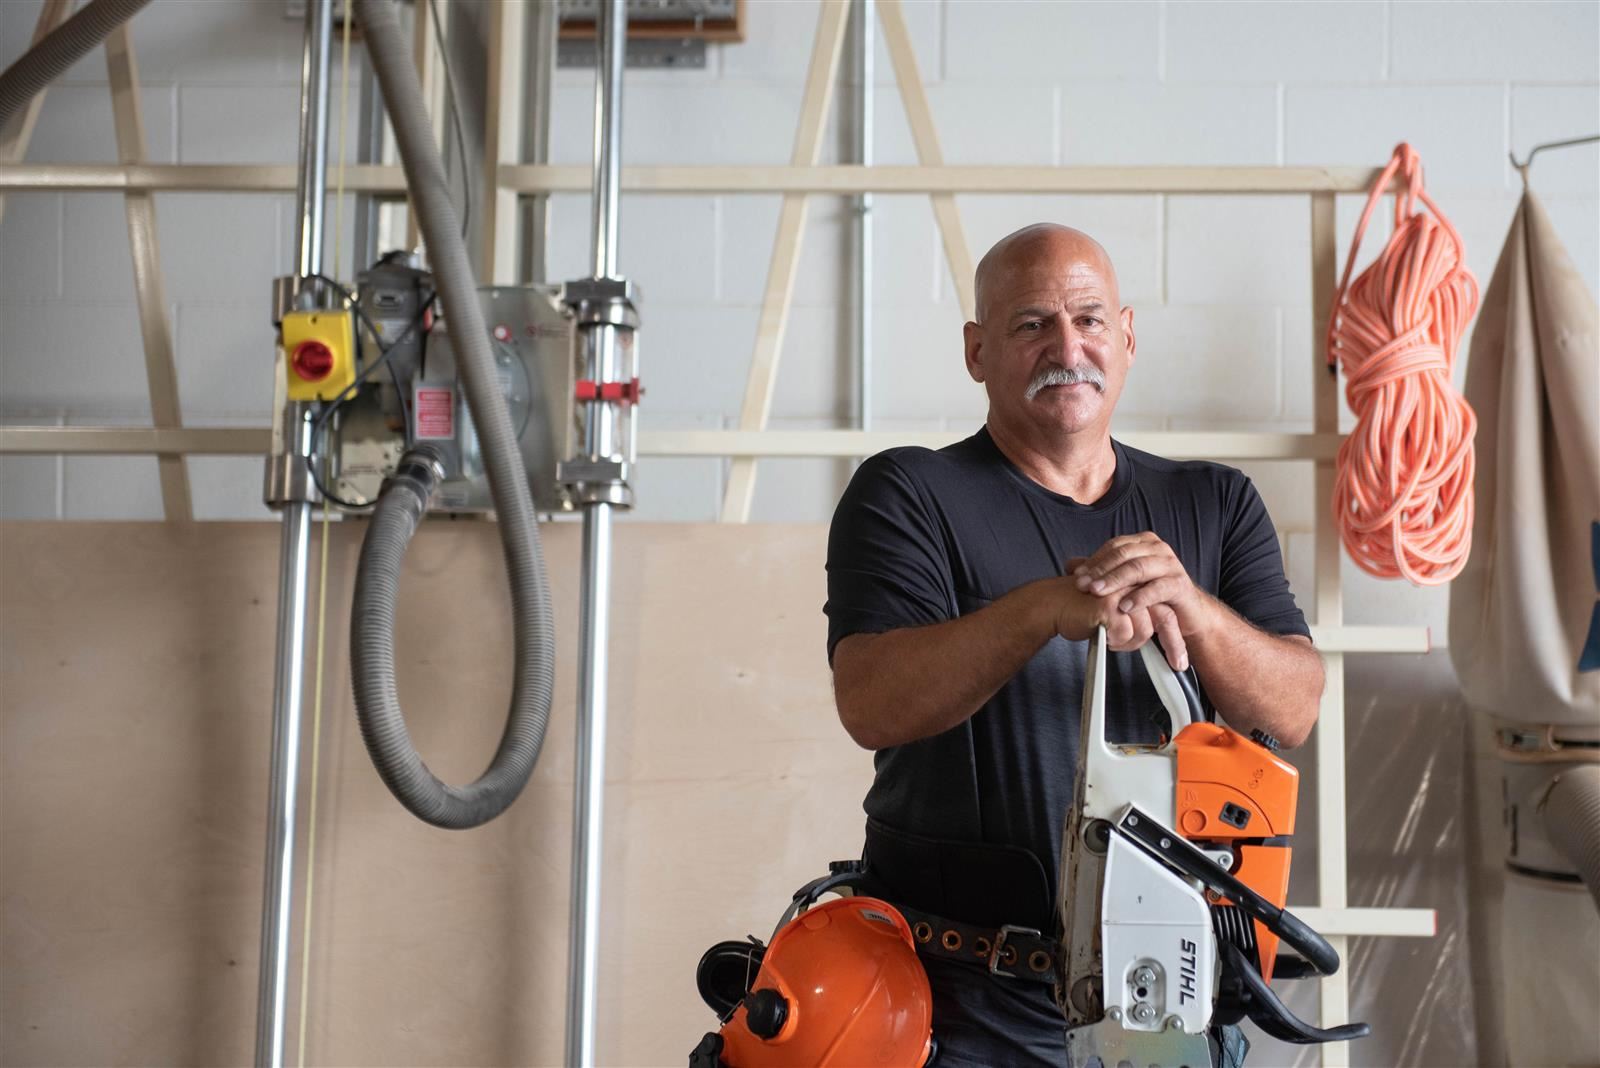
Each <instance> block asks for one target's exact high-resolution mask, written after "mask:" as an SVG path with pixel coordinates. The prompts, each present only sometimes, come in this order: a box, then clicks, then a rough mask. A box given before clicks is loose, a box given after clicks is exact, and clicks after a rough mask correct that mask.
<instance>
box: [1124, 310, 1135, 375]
mask: <svg viewBox="0 0 1600 1068" xmlns="http://www.w3.org/2000/svg"><path fill="white" fill-rule="evenodd" d="M1121 318H1122V336H1123V337H1124V338H1125V339H1126V340H1127V342H1128V362H1129V363H1132V362H1133V352H1134V349H1135V348H1136V347H1137V342H1136V340H1135V339H1134V336H1133V309H1132V308H1123V309H1122V314H1121Z"/></svg>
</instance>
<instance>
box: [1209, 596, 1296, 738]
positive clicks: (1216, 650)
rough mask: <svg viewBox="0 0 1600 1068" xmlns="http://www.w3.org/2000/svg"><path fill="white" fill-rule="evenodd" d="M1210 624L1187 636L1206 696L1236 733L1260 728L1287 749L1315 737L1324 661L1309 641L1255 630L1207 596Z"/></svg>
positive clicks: (1258, 629) (1226, 607) (1256, 628)
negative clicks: (1312, 731) (1314, 731)
mask: <svg viewBox="0 0 1600 1068" xmlns="http://www.w3.org/2000/svg"><path fill="white" fill-rule="evenodd" d="M1200 596H1201V598H1203V600H1204V601H1207V602H1209V605H1208V607H1207V609H1206V610H1205V611H1206V614H1208V615H1210V616H1212V617H1213V618H1212V619H1211V621H1210V622H1209V623H1208V624H1206V625H1204V626H1203V627H1202V628H1201V629H1199V630H1197V631H1195V632H1194V633H1191V634H1187V635H1185V641H1187V642H1188V644H1189V657H1190V659H1191V660H1193V661H1194V666H1195V670H1196V671H1198V672H1199V673H1200V678H1201V679H1202V680H1203V681H1204V683H1205V687H1206V694H1207V696H1209V697H1210V698H1211V701H1212V703H1213V704H1215V705H1216V706H1217V708H1218V709H1220V710H1221V712H1222V718H1223V719H1224V720H1226V721H1227V724H1228V726H1230V727H1232V728H1233V729H1234V730H1237V731H1243V732H1246V733H1248V732H1249V731H1250V729H1251V728H1252V727H1260V728H1261V729H1262V730H1264V731H1266V732H1267V733H1268V734H1270V735H1272V736H1273V737H1274V738H1276V739H1278V741H1280V742H1282V743H1283V745H1284V747H1285V748H1289V749H1292V748H1294V747H1295V746H1297V745H1299V744H1300V743H1302V742H1304V741H1305V740H1306V738H1308V737H1309V736H1310V735H1311V728H1312V727H1314V726H1315V725H1316V722H1317V711H1318V708H1319V707H1320V702H1321V698H1322V684H1323V672H1322V657H1320V656H1318V655H1317V651H1316V650H1315V649H1313V648H1312V647H1311V640H1310V639H1309V638H1302V637H1301V636H1299V635H1298V634H1293V635H1278V634H1268V633H1267V632H1266V631H1264V630H1261V629H1260V628H1258V627H1256V626H1254V625H1252V624H1251V623H1250V622H1249V621H1247V620H1245V619H1244V618H1242V617H1241V616H1239V615H1238V614H1237V613H1235V612H1234V611H1233V610H1232V609H1231V608H1229V607H1228V606H1227V605H1225V604H1223V603H1222V602H1221V601H1218V600H1217V599H1216V598H1214V597H1212V596H1211V595H1210V594H1208V593H1204V592H1202V593H1201V594H1200Z"/></svg>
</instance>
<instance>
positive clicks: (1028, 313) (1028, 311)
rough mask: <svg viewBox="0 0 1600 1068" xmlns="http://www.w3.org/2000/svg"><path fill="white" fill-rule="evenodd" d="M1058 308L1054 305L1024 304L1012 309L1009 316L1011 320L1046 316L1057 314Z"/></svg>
mask: <svg viewBox="0 0 1600 1068" xmlns="http://www.w3.org/2000/svg"><path fill="white" fill-rule="evenodd" d="M1060 310H1061V309H1060V308H1058V307H1055V306H1054V305H1045V304H1025V305H1023V306H1022V307H1020V308H1018V309H1016V310H1015V311H1013V312H1012V313H1011V315H1010V317H1009V318H1010V319H1011V321H1012V322H1015V321H1016V320H1018V319H1024V318H1047V317H1049V316H1051V315H1056V314H1058V313H1059V312H1060Z"/></svg>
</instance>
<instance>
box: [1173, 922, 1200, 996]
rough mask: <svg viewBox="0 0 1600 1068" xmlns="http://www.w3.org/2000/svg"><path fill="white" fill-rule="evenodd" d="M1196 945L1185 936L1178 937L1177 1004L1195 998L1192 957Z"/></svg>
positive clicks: (1193, 956)
mask: <svg viewBox="0 0 1600 1068" xmlns="http://www.w3.org/2000/svg"><path fill="white" fill-rule="evenodd" d="M1196 952H1197V947H1196V946H1195V944H1194V943H1193V942H1191V941H1189V940H1188V939H1187V938H1180V939H1178V1004H1179V1005H1186V1004H1188V1003H1189V1002H1191V1001H1193V1000H1194V998H1195V989H1194V958H1195V953H1196Z"/></svg>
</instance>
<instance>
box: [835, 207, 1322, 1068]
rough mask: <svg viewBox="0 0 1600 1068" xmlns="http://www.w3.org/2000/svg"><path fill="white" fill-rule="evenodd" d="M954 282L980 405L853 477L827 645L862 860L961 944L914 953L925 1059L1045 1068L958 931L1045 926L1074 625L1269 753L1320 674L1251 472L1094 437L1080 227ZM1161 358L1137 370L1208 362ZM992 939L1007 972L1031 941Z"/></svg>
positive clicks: (1093, 331)
mask: <svg viewBox="0 0 1600 1068" xmlns="http://www.w3.org/2000/svg"><path fill="white" fill-rule="evenodd" d="M976 296H977V316H978V318H977V321H976V322H970V323H967V324H966V325H965V327H964V328H963V332H964V340H965V353H966V367H967V373H968V374H970V375H971V376H972V378H973V380H974V381H975V382H979V383H982V385H983V388H984V390H985V391H986V392H987V394H988V397H989V413H988V418H987V421H986V423H985V425H984V426H983V427H982V428H981V429H980V430H979V431H978V432H977V433H976V434H974V435H973V436H972V437H970V438H967V439H966V440H964V441H961V442H959V443H957V444H955V445H951V446H949V447H948V448H945V449H941V450H939V451H937V452H934V451H929V450H927V449H917V448H902V449H891V450H889V451H888V452H884V453H880V454H879V455H877V456H874V457H872V458H871V459H869V460H867V461H866V462H865V463H863V464H862V465H861V467H860V468H859V469H858V470H857V472H856V475H855V477H854V478H852V479H851V482H850V486H849V488H848V489H847V490H846V491H845V494H844V496H843V498H842V499H841V500H840V502H839V506H838V510H837V511H836V512H835V514H834V518H833V526H832V530H831V532H830V534H829V539H828V603H827V608H826V611H827V614H828V622H829V633H828V653H829V658H830V662H831V663H832V666H833V680H834V692H835V700H836V704H837V706H838V711H839V718H840V720H841V722H842V723H843V724H844V728H845V730H847V731H848V732H849V734H850V736H851V737H852V738H853V739H855V741H856V742H857V743H859V744H860V745H861V746H863V747H864V748H867V749H870V750H873V751H874V752H875V756H874V763H875V766H876V777H875V779H874V782H873V785H872V788H871V789H870V791H869V792H868V793H867V797H866V801H865V804H864V807H865V809H866V812H867V817H868V820H867V841H866V847H865V850H864V852H863V857H864V859H865V860H866V862H867V867H868V870H869V872H870V873H871V874H872V876H873V877H874V878H875V879H876V880H877V882H878V883H879V884H880V886H881V888H882V890H883V892H884V894H885V895H886V896H887V897H888V898H889V899H890V900H891V901H894V902H896V903H898V904H901V905H903V906H904V907H906V908H908V909H912V910H914V911H915V912H917V913H927V914H930V915H933V916H936V917H942V918H945V919H948V920H952V921H956V922H957V923H959V924H962V925H965V927H966V931H967V937H965V938H964V939H963V943H964V947H963V949H962V950H959V951H957V952H954V953H951V952H941V951H939V949H938V948H937V947H936V946H930V947H928V950H927V952H925V953H924V964H925V965H926V967H927V971H928V977H929V980H930V981H931V983H932V985H933V990H934V1033H935V1035H936V1037H937V1038H938V1039H939V1041H940V1044H941V1053H940V1060H939V1064H940V1065H941V1066H942V1068H948V1066H954V1065H969V1064H970V1065H985V1066H993V1065H1013V1064H1031V1063H1039V1064H1053V1065H1057V1066H1059V1065H1062V1064H1064V1063H1065V1045H1064V1039H1063V1034H1064V1023H1063V1020H1062V1017H1061V1015H1060V1013H1059V1012H1058V1011H1057V1009H1056V1007H1055V1005H1054V1002H1053V1000H1052V993H1051V987H1050V978H1051V975H1050V974H1049V973H1034V972H1030V969H1029V968H1027V967H1025V966H1023V965H1020V964H1019V965H1014V966H1013V967H1011V968H1009V969H1002V970H1005V971H1010V972H1012V973H1014V974H1013V975H1012V976H1005V975H996V974H994V973H993V972H992V971H991V970H990V969H988V968H987V967H985V965H986V963H987V962H986V961H985V960H984V959H983V958H982V957H980V956H978V955H977V953H976V952H975V946H976V948H981V946H982V944H980V943H977V936H978V935H981V936H982V937H983V938H984V939H985V941H986V942H987V944H989V945H993V944H994V940H995V939H996V938H997V937H999V935H1000V931H1001V928H1002V927H1004V926H1006V925H1009V926H1010V927H1011V928H1031V929H1035V930H1038V931H1040V932H1044V934H1043V936H1042V937H1043V938H1044V939H1048V938H1049V937H1050V934H1051V933H1052V932H1053V931H1054V930H1055V928H1056V920H1055V909H1054V902H1055V894H1056V877H1057V870H1058V868H1059V863H1060V843H1061V834H1062V827H1063V824H1064V822H1065V819H1066V814H1067V808H1068V806H1069V805H1070V804H1071V803H1072V798H1073V790H1074V783H1073V776H1074V770H1075V768H1076V764H1077V748H1078V733H1079V725H1078V721H1079V709H1080V704H1081V700H1082V687H1083V673H1084V662H1085V655H1086V644H1087V643H1086V639H1087V638H1088V637H1089V635H1090V634H1091V633H1092V632H1093V630H1094V628H1095V627H1096V626H1098V625H1104V626H1105V627H1106V628H1107V632H1108V635H1109V637H1110V645H1111V649H1113V650H1115V651H1119V652H1126V651H1129V650H1134V649H1137V648H1138V647H1139V646H1141V645H1143V644H1144V643H1145V642H1147V641H1149V640H1151V637H1152V635H1154V636H1156V637H1159V639H1160V643H1161V648H1162V650H1163V652H1164V653H1165V655H1166V657H1167V659H1168V660H1169V661H1170V662H1171V663H1172V665H1173V667H1174V668H1176V669H1178V670H1185V669H1187V668H1188V667H1189V666H1190V665H1191V664H1192V665H1193V666H1194V668H1195V671H1196V673H1197V674H1198V676H1199V679H1200V682H1201V684H1202V687H1203V692H1204V694H1205V697H1206V700H1207V701H1208V703H1209V704H1210V705H1212V706H1213V707H1214V708H1216V709H1217V710H1219V711H1220V712H1221V714H1222V717H1223V718H1224V719H1225V720H1226V721H1227V722H1228V724H1229V725H1230V726H1232V727H1234V728H1235V729H1237V730H1241V731H1249V730H1250V729H1252V728H1261V729H1262V730H1264V731H1266V732H1267V733H1269V734H1271V735H1273V736H1274V737H1276V738H1277V739H1279V740H1280V741H1281V742H1282V743H1283V744H1284V745H1286V746H1294V745H1298V744H1299V743H1300V742H1302V741H1303V740H1304V739H1305V738H1306V736H1307V735H1308V734H1309V733H1310V731H1311V728H1312V725H1313V724H1314V723H1315V721H1316V716H1317V706H1318V698H1319V697H1320V695H1321V693H1322V683H1323V677H1322V664H1321V660H1320V659H1319V657H1318V656H1317V654H1316V652H1315V651H1314V650H1313V649H1312V648H1311V641H1310V632H1309V630H1308V629H1307V627H1306V624H1305V619H1304V617H1303V616H1302V615H1301V613H1300V610H1299V609H1298V608H1297V607H1296V605H1295V602H1294V598H1293V596H1292V595H1291V594H1290V592H1289V588H1288V582H1287V580H1286V579H1285V577H1284V572H1283V561H1282V559H1281V556H1280V554H1279V550H1278V541H1277V534H1276V532H1275V531H1274V529H1273V526H1272V521H1271V519H1270V518H1269V517H1268V515H1267V511H1266V508H1265V507H1264V506H1263V504H1262V502H1261V498H1260V496H1259V495H1258V494H1257V493H1256V490H1255V488H1254V486H1253V485H1252V484H1251V482H1250V480H1249V479H1248V478H1246V477H1245V476H1244V475H1243V474H1241V473H1240V472H1239V471H1236V470H1234V469H1232V468H1229V467H1223V466H1221V465H1219V464H1212V463H1193V462H1175V461H1172V460H1165V459H1162V458H1160V457H1157V456H1152V455H1150V454H1149V453H1144V452H1140V451H1138V450H1136V449H1130V448H1128V447H1127V446H1125V445H1123V444H1121V443H1120V442H1118V441H1116V440H1115V439H1113V438H1112V436H1111V418H1112V413H1113V412H1114V410H1115V408H1116V404H1117V399H1118V398H1119V397H1120V396H1121V394H1122V387H1123V384H1124V382H1125V381H1126V379H1127V376H1128V374H1129V371H1130V369H1131V368H1132V366H1133V362H1134V354H1135V337H1134V327H1133V318H1134V317H1133V309H1132V308H1126V307H1123V306H1122V305H1121V301H1120V296H1119V293H1118V289H1117V276H1116V272H1115V270H1114V269H1113V267H1112V265H1111V261H1110V258H1109V257H1108V256H1107V255H1106V252H1105V250H1104V249H1103V248H1101V247H1100V245H1099V243H1097V242H1096V241H1094V240H1093V239H1092V238H1090V237H1089V236H1088V235H1086V234H1083V233H1081V232H1079V231H1077V230H1073V229H1070V228H1068V227H1065V226H1056V225H1052V224H1041V225H1037V226H1030V227H1027V228H1025V229H1022V230H1019V231H1017V232H1016V233H1014V234H1011V235H1009V236H1008V237H1006V238H1004V239H1003V240H1001V241H1000V242H999V243H998V244H997V245H995V246H994V248H992V249H990V250H989V252H988V254H987V255H985V256H984V257H983V261H982V262H981V263H980V264H979V265H978V270H977V278H976ZM1162 359H1163V360H1164V365H1163V366H1162V367H1161V368H1160V369H1159V370H1158V371H1157V372H1156V373H1160V374H1166V375H1190V374H1203V373H1205V371H1204V369H1203V368H1201V367H1198V366H1196V365H1194V364H1193V363H1191V362H1189V361H1188V360H1187V358H1186V357H1185V355H1184V354H1182V353H1165V354H1162ZM1137 661H1138V658H1137V657H1136V656H1121V655H1118V656H1113V657H1111V658H1110V663H1109V665H1108V667H1109V670H1108V672H1107V674H1108V679H1107V689H1106V697H1107V706H1108V708H1107V711H1108V718H1109V722H1110V730H1111V731H1112V732H1113V734H1114V735H1115V738H1116V740H1120V741H1128V742H1154V741H1155V740H1156V739H1157V734H1158V731H1159V729H1160V728H1159V725H1158V723H1160V722H1164V714H1163V713H1161V712H1160V708H1161V706H1160V704H1159V701H1158V698H1157V697H1156V695H1155V692H1154V690H1153V688H1152V686H1151V684H1150V682H1149V680H1148V678H1147V677H1146V676H1145V673H1144V671H1143V668H1142V667H1141V666H1139V664H1138V663H1137ZM1157 716H1162V717H1163V718H1162V719H1161V720H1158V719H1157ZM1006 937H1007V942H1008V944H1012V945H1020V946H1021V947H1022V948H1023V952H1022V953H1021V954H1020V955H1019V957H1018V958H1017V959H1018V960H1020V961H1027V960H1028V959H1029V956H1030V953H1029V949H1030V948H1032V947H1033V946H1034V943H1033V942H1032V941H1030V937H1029V936H1028V935H1026V934H1019V933H1016V932H1015V931H1009V932H1008V934H1007V936H1006ZM935 941H937V940H935ZM969 943H971V944H969ZM1034 959H1035V960H1038V959H1040V958H1037V957H1036V958H1034Z"/></svg>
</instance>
